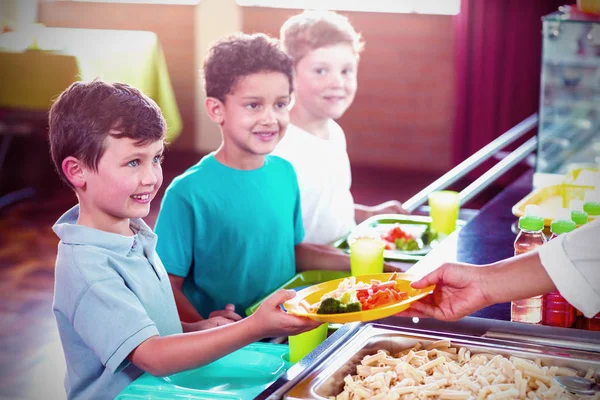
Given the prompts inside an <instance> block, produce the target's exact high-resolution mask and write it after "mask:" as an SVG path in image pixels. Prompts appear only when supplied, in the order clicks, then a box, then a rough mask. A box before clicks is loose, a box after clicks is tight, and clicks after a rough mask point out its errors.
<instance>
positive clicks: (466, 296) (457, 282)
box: [398, 263, 493, 321]
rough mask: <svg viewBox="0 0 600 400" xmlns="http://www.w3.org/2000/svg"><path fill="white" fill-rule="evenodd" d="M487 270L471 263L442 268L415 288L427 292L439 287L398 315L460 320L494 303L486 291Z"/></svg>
mask: <svg viewBox="0 0 600 400" xmlns="http://www.w3.org/2000/svg"><path fill="white" fill-rule="evenodd" d="M484 270H485V267H477V266H473V265H467V264H457V263H446V264H444V265H442V266H441V267H440V268H438V269H436V270H435V271H433V272H431V273H430V274H428V275H426V276H425V277H423V278H422V279H420V280H418V281H416V282H413V283H412V285H411V286H412V287H414V288H415V289H423V288H425V287H427V286H429V285H433V284H435V285H436V287H435V290H434V291H433V294H432V295H431V296H427V297H424V298H423V300H421V301H417V302H414V303H412V304H411V307H410V308H409V309H408V310H407V311H405V312H403V313H400V314H398V315H399V316H404V317H409V316H417V317H433V318H436V319H440V320H446V321H456V320H459V319H461V318H462V317H465V316H467V315H469V314H471V313H473V312H475V311H478V310H480V309H481V308H483V307H486V306H488V305H490V304H492V303H493V301H492V300H491V299H490V298H489V296H488V294H487V293H488V291H487V290H486V288H485V280H484V279H483V278H484V273H485V271H484Z"/></svg>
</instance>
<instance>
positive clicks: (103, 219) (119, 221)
mask: <svg viewBox="0 0 600 400" xmlns="http://www.w3.org/2000/svg"><path fill="white" fill-rule="evenodd" d="M129 222H130V221H129V218H111V217H109V216H107V215H98V214H96V213H93V212H90V211H89V210H88V207H87V206H86V205H85V203H81V202H80V203H79V218H77V225H82V226H87V227H88V228H94V229H98V230H99V231H104V232H110V233H116V234H118V235H123V236H132V235H134V234H135V232H133V231H132V230H131V227H130V226H129Z"/></svg>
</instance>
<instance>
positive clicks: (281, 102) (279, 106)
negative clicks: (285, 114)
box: [276, 101, 288, 109]
mask: <svg viewBox="0 0 600 400" xmlns="http://www.w3.org/2000/svg"><path fill="white" fill-rule="evenodd" d="M287 106H288V103H287V102H285V101H280V102H279V103H277V104H276V107H277V108H279V109H282V108H287Z"/></svg>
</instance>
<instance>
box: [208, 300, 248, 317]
mask: <svg viewBox="0 0 600 400" xmlns="http://www.w3.org/2000/svg"><path fill="white" fill-rule="evenodd" d="M214 317H223V318H227V319H230V320H232V321H241V319H242V317H241V316H240V315H239V314H236V313H235V306H234V305H233V304H227V305H226V306H225V309H224V310H217V311H213V312H211V313H210V315H209V316H208V318H214Z"/></svg>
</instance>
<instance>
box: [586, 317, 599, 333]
mask: <svg viewBox="0 0 600 400" xmlns="http://www.w3.org/2000/svg"><path fill="white" fill-rule="evenodd" d="M586 322H587V323H586V326H585V328H586V329H589V330H590V331H600V313H598V314H596V315H595V316H594V317H592V318H586Z"/></svg>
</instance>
